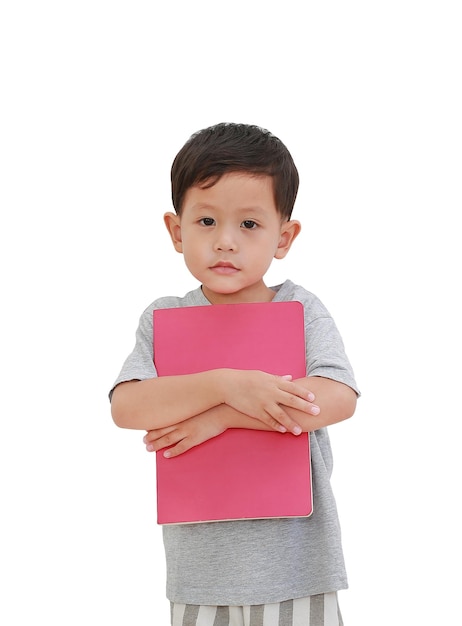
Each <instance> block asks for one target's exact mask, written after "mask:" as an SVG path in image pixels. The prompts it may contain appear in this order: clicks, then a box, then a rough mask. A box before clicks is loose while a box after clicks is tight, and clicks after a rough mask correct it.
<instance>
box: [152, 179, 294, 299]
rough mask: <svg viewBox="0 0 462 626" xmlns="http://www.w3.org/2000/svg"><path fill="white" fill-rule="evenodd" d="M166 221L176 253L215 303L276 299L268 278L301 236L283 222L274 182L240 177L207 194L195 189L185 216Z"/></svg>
mask: <svg viewBox="0 0 462 626" xmlns="http://www.w3.org/2000/svg"><path fill="white" fill-rule="evenodd" d="M164 219H165V223H166V226H167V228H168V230H169V233H170V236H171V237H172V240H173V244H174V246H175V249H176V250H177V251H178V252H182V253H183V255H184V259H185V263H186V265H187V267H188V269H189V271H190V272H191V274H193V276H194V277H195V278H196V279H197V280H199V281H200V282H201V283H202V289H203V292H204V295H205V296H206V297H207V299H208V300H209V301H210V302H212V303H213V304H216V303H219V302H259V301H270V300H272V298H273V296H274V292H273V291H271V289H269V288H268V287H267V286H266V285H265V283H264V282H263V276H264V275H265V274H266V271H267V270H268V268H269V266H270V265H271V262H272V260H273V258H278V259H282V258H283V257H284V256H285V255H286V254H287V252H288V251H289V249H290V246H291V244H292V242H293V240H294V239H295V237H296V236H297V235H298V233H299V232H300V224H299V223H298V222H296V221H294V220H292V221H281V216H280V215H279V213H278V212H277V210H276V206H275V203H274V194H273V182H272V178H271V177H269V176H258V177H256V176H252V175H249V174H245V173H240V172H234V173H229V174H225V175H224V176H222V177H221V178H220V179H219V180H218V182H217V183H215V185H213V186H212V187H209V188H208V189H201V188H200V187H191V188H190V189H188V191H187V192H186V195H185V199H184V203H183V209H182V212H181V217H180V216H178V215H175V214H174V213H167V214H166V215H165V218H164Z"/></svg>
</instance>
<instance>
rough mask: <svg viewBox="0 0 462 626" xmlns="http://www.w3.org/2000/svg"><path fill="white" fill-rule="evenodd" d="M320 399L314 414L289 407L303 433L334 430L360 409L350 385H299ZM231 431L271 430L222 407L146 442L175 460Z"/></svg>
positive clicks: (315, 381) (310, 381)
mask: <svg viewBox="0 0 462 626" xmlns="http://www.w3.org/2000/svg"><path fill="white" fill-rule="evenodd" d="M296 382H297V383H298V384H301V385H303V386H304V387H306V388H307V389H309V390H310V391H311V392H312V393H314V394H315V395H316V403H317V405H318V406H316V405H312V406H311V412H310V413H309V414H307V413H306V412H300V411H298V410H297V409H293V408H289V407H285V408H286V411H287V413H288V414H289V415H290V416H292V418H293V419H294V420H295V421H296V422H297V423H299V424H300V425H301V427H302V430H303V431H305V432H310V431H313V430H318V429H319V428H323V427H325V426H330V425H331V424H335V423H337V422H341V421H343V420H345V419H347V418H349V417H351V416H352V415H353V413H354V411H355V408H356V398H357V396H356V392H355V391H354V390H353V389H351V387H348V386H347V385H345V384H343V383H340V382H337V381H335V380H331V379H329V378H321V377H318V376H311V377H307V378H302V379H299V380H298V381H296ZM227 428H250V429H258V430H270V429H269V428H268V427H267V426H266V425H265V424H264V423H263V422H262V421H260V420H256V419H254V418H251V417H249V416H248V415H245V414H243V413H240V412H238V411H236V410H235V409H232V408H231V407H227V406H225V405H221V406H219V407H213V408H212V409H209V410H208V411H205V412H204V413H202V414H201V415H197V416H195V417H192V418H190V419H188V420H186V421H184V422H182V423H181V424H176V425H172V426H170V427H167V428H161V429H156V430H151V431H149V432H148V433H147V434H146V435H145V437H144V439H143V441H144V443H145V444H146V449H147V450H148V451H157V450H161V449H162V448H165V447H168V446H172V447H171V448H169V450H168V451H166V452H165V455H166V456H169V457H174V456H178V455H179V454H182V453H183V452H186V451H187V450H189V449H190V448H192V447H194V446H197V445H199V444H200V443H203V442H204V441H207V440H208V439H211V438H213V437H216V436H217V435H220V434H221V433H222V432H224V431H225V430H226V429H227Z"/></svg>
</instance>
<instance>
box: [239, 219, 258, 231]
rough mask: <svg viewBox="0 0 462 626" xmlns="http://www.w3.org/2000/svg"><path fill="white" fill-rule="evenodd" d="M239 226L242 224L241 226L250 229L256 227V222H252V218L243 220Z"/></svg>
mask: <svg viewBox="0 0 462 626" xmlns="http://www.w3.org/2000/svg"><path fill="white" fill-rule="evenodd" d="M241 226H242V227H243V228H247V229H249V230H250V229H252V228H256V227H257V224H256V222H254V221H253V220H244V221H243V222H242V224H241Z"/></svg>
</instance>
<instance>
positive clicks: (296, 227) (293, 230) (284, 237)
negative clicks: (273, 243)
mask: <svg viewBox="0 0 462 626" xmlns="http://www.w3.org/2000/svg"><path fill="white" fill-rule="evenodd" d="M301 229H302V225H301V224H300V222H297V220H289V221H288V222H283V223H282V226H281V236H280V239H279V243H278V247H277V250H276V253H275V255H274V258H275V259H283V258H284V257H285V256H286V254H287V253H288V252H289V250H290V247H291V245H292V244H293V242H294V240H295V238H296V237H297V236H298V235H299V233H300V231H301Z"/></svg>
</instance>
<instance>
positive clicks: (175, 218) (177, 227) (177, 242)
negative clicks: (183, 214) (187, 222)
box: [164, 213, 183, 252]
mask: <svg viewBox="0 0 462 626" xmlns="http://www.w3.org/2000/svg"><path fill="white" fill-rule="evenodd" d="M164 223H165V226H166V227H167V230H168V232H169V235H170V238H171V240H172V242H173V245H174V247H175V250H176V251H177V252H183V242H182V240H181V224H180V216H179V215H177V214H176V213H166V214H165V215H164Z"/></svg>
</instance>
